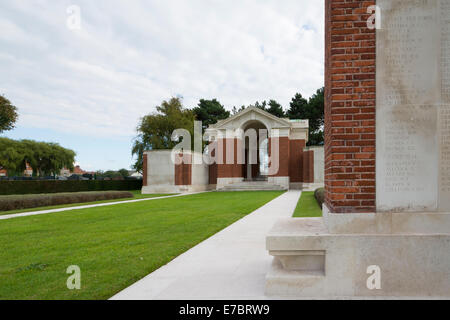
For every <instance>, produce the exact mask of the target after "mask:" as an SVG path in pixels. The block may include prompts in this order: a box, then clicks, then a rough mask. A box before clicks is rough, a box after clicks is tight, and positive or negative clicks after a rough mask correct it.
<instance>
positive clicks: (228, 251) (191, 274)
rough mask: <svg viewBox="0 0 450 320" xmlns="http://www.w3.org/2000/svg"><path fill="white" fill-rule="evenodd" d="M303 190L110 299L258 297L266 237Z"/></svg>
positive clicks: (287, 214)
mask: <svg viewBox="0 0 450 320" xmlns="http://www.w3.org/2000/svg"><path fill="white" fill-rule="evenodd" d="M300 195H301V191H288V192H286V193H284V194H283V195H281V196H280V197H278V198H276V199H274V200H273V201H271V202H269V203H267V204H266V205H265V206H263V207H261V208H259V209H257V210H256V211H254V212H253V213H251V214H249V215H247V216H245V217H244V218H243V219H241V220H239V221H237V222H236V223H234V224H232V225H231V226H229V227H227V228H226V229H224V230H222V231H221V232H219V233H217V234H215V235H214V236H212V237H210V238H209V239H207V240H205V241H204V242H202V243H200V244H198V245H197V246H195V247H194V248H192V249H190V250H188V251H186V252H185V253H184V254H182V255H180V256H179V257H177V258H175V259H174V260H172V261H171V262H170V263H168V264H167V265H165V266H163V267H161V268H160V269H158V270H156V271H155V272H153V273H151V274H150V275H148V276H147V277H145V278H143V279H142V280H140V281H138V282H136V283H135V284H133V285H132V286H130V287H128V288H127V289H125V290H123V291H122V292H120V293H118V294H117V295H115V296H113V297H112V298H111V299H112V300H162V299H170V300H186V299H188V300H192V299H193V300H203V299H210V300H222V299H238V300H261V299H268V297H266V296H265V295H264V286H265V276H266V273H267V272H268V270H269V267H270V265H271V263H272V257H271V256H270V255H269V254H268V252H267V250H266V245H265V244H266V235H267V233H268V232H269V231H270V229H271V228H272V227H273V225H274V224H275V222H276V221H277V220H278V219H280V218H287V217H291V216H292V214H293V213H294V210H295V208H296V206H297V203H298V200H299V198H300Z"/></svg>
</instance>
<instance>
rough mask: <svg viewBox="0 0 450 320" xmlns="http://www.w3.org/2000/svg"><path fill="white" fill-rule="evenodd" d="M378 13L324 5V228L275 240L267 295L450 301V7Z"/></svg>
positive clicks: (305, 226) (449, 3)
mask: <svg viewBox="0 0 450 320" xmlns="http://www.w3.org/2000/svg"><path fill="white" fill-rule="evenodd" d="M372 4H375V2H374V1H363V0H345V1H344V0H327V1H326V28H325V32H326V75H325V77H326V106H325V108H326V110H325V115H326V117H325V131H326V132H325V141H326V144H325V149H326V156H325V157H326V158H325V169H326V173H325V184H326V200H325V204H324V210H323V218H306V219H284V220H280V221H279V222H278V223H277V224H276V225H275V227H274V228H273V230H272V231H271V232H270V233H269V235H268V237H267V242H266V243H267V249H268V251H269V253H270V254H271V255H272V256H274V261H273V265H272V269H271V270H270V272H269V273H268V275H267V277H266V279H267V280H266V293H267V294H268V295H277V296H280V295H281V296H294V297H318V298H334V297H364V298H367V297H383V298H410V297H416V298H417V297H420V298H427V297H428V298H431V297H433V298H443V297H445V298H448V297H450V138H449V137H450V0H420V1H415V0H377V1H376V5H377V6H378V7H379V9H380V12H381V28H379V29H377V30H376V31H375V29H371V28H369V25H368V24H367V20H368V19H369V17H370V14H367V9H368V6H369V5H372ZM374 13H375V12H374ZM375 36H376V37H375ZM375 68H376V69H375ZM375 147H376V150H375Z"/></svg>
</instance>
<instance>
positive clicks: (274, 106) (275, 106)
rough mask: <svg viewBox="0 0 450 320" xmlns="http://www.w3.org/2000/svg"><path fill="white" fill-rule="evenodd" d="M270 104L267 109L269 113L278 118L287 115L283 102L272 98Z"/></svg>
mask: <svg viewBox="0 0 450 320" xmlns="http://www.w3.org/2000/svg"><path fill="white" fill-rule="evenodd" d="M268 105H269V107H268V108H267V109H266V111H267V112H268V113H270V114H272V115H274V116H275V117H278V118H284V117H285V116H286V115H285V113H284V110H283V107H282V106H281V104H279V103H278V102H276V101H275V100H270V101H269V104H268Z"/></svg>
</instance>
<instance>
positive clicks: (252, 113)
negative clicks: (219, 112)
mask: <svg viewBox="0 0 450 320" xmlns="http://www.w3.org/2000/svg"><path fill="white" fill-rule="evenodd" d="M251 121H258V122H261V123H263V124H264V125H265V126H266V127H267V129H269V130H270V129H288V128H291V127H292V122H291V121H289V120H288V119H281V118H278V117H276V116H274V115H272V114H270V113H268V112H266V111H264V110H261V109H259V108H256V107H249V108H247V109H245V110H242V111H241V112H239V113H237V114H235V115H233V116H231V117H230V118H228V119H225V120H222V121H219V122H218V123H216V124H215V125H212V126H210V127H209V129H215V130H228V129H233V130H235V129H239V128H241V129H244V128H243V127H244V126H245V125H246V123H249V122H251Z"/></svg>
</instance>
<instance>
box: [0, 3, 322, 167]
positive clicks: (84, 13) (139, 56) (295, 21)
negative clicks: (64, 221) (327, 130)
mask: <svg viewBox="0 0 450 320" xmlns="http://www.w3.org/2000/svg"><path fill="white" fill-rule="evenodd" d="M71 5H76V6H78V7H79V8H80V17H81V29H80V30H74V29H73V28H69V27H68V26H67V21H68V19H70V18H71V17H72V18H73V17H74V16H73V15H72V14H70V13H68V12H67V9H68V8H69V7H70V6H71ZM323 7H324V6H323V1H317V0H281V1H280V0H239V1H231V0H224V1H221V0H220V1H219V0H185V1H184V0H164V1H157V0H152V1H149V0H145V1H144V0H142V1H137V0H131V1H130V0H128V1H125V0H122V1H113V0H87V1H76V0H73V1H65V0H58V1H55V0H48V1H46V0H0V93H1V94H4V95H5V96H6V97H7V98H8V99H9V100H11V102H12V103H13V104H14V105H16V106H17V107H18V108H19V113H20V120H19V122H18V124H17V128H16V129H15V130H13V131H11V132H8V133H6V134H5V135H6V136H8V137H10V138H14V139H22V138H28V139H35V140H43V141H52V142H58V143H60V144H61V145H62V146H64V147H67V148H71V149H73V150H75V151H76V152H77V154H78V155H77V162H78V163H79V164H80V165H81V166H82V168H83V169H85V170H98V169H102V170H106V169H119V168H122V167H125V168H129V167H130V165H131V163H132V158H131V154H130V150H131V141H132V139H133V137H134V136H135V135H136V131H135V128H136V126H137V123H138V121H139V118H140V117H142V116H143V115H145V114H148V113H151V112H153V111H155V106H157V105H159V104H160V102H161V101H162V100H165V99H169V98H170V97H171V96H178V95H179V96H182V97H183V102H184V105H185V106H186V107H193V106H195V105H196V104H197V103H198V100H199V99H201V98H204V99H212V98H217V99H219V101H220V102H221V103H222V104H224V105H225V106H226V108H227V109H231V108H232V107H233V106H237V107H239V106H241V105H248V104H251V103H254V102H255V101H257V100H259V101H261V100H268V99H275V100H277V101H279V102H280V103H281V104H282V105H283V106H284V107H285V108H287V107H288V105H289V101H290V100H291V98H292V97H293V96H294V94H295V93H296V92H301V93H302V94H303V95H304V96H306V97H309V96H310V95H312V94H313V93H314V92H315V91H316V89H318V88H319V87H322V86H323V73H324V66H323V60H324V53H323V52H324V36H323V34H324V8H323ZM73 21H74V20H73V19H71V20H69V22H73ZM69 25H70V26H73V24H69Z"/></svg>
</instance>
